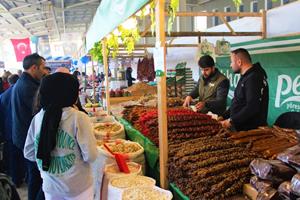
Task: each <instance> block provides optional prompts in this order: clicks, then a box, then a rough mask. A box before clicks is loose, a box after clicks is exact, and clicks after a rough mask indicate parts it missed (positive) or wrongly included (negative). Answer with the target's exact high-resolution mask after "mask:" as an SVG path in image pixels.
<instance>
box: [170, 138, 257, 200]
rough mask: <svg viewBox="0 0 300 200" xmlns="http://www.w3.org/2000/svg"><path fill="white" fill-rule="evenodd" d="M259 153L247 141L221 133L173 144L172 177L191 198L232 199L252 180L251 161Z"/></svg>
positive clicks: (172, 180) (171, 147)
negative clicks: (240, 142) (225, 136)
mask: <svg viewBox="0 0 300 200" xmlns="http://www.w3.org/2000/svg"><path fill="white" fill-rule="evenodd" d="M257 157H260V155H258V154H257V153H254V152H251V151H250V150H249V149H248V148H247V146H246V145H245V144H235V143H234V142H233V141H232V140H231V139H229V138H224V137H222V136H220V135H217V136H213V137H212V136H206V137H202V138H197V139H194V140H190V141H187V142H183V143H180V144H172V145H170V146H169V160H168V167H169V181H171V182H174V183H175V184H176V185H177V186H178V187H179V189H180V190H181V191H182V192H183V193H184V194H185V195H187V196H188V197H189V198H190V199H191V200H193V199H197V200H198V199H201V200H202V199H203V200H206V199H207V200H208V199H229V197H231V196H234V195H236V194H240V193H241V191H242V188H243V185H244V184H245V183H247V182H248V181H249V180H250V177H251V173H250V169H249V164H250V162H251V161H252V160H253V159H255V158H257ZM191 183H192V184H191Z"/></svg>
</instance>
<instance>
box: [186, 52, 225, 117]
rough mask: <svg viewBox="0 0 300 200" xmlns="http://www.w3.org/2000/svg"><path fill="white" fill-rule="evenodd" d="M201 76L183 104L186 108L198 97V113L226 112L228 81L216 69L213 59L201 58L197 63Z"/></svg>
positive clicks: (207, 56) (209, 57)
mask: <svg viewBox="0 0 300 200" xmlns="http://www.w3.org/2000/svg"><path fill="white" fill-rule="evenodd" d="M198 65H199V67H200V68H201V72H202V75H201V77H200V78H199V81H198V84H197V86H196V87H195V88H194V90H193V91H192V92H191V93H190V94H189V96H187V97H186V99H185V102H184V104H183V106H184V107H188V106H189V105H190V103H191V102H192V100H193V99H196V98H197V97H199V102H198V103H197V104H196V108H197V111H198V112H201V113H207V112H209V111H211V112H213V113H215V114H218V115H220V114H222V113H223V112H224V111H225V110H226V99H227V94H228V90H229V80H228V79H227V78H226V76H224V75H223V74H222V73H221V72H220V71H219V70H218V69H217V68H216V67H215V62H214V60H213V58H212V57H211V56H209V55H206V56H202V57H201V58H200V60H199V62H198Z"/></svg>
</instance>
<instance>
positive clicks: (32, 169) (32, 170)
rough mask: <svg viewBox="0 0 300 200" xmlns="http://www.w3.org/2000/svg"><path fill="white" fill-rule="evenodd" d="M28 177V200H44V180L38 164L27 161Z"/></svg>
mask: <svg viewBox="0 0 300 200" xmlns="http://www.w3.org/2000/svg"><path fill="white" fill-rule="evenodd" d="M26 165H27V177H28V183H27V184H28V200H44V199H45V197H44V192H43V190H42V183H43V181H42V178H41V174H40V171H39V169H38V167H37V164H36V162H31V161H29V160H26Z"/></svg>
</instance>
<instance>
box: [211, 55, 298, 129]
mask: <svg viewBox="0 0 300 200" xmlns="http://www.w3.org/2000/svg"><path fill="white" fill-rule="evenodd" d="M252 60H253V63H255V62H260V63H261V65H262V66H263V68H264V69H265V70H266V72H267V75H268V83H269V114H268V123H269V125H272V124H273V123H274V122H275V120H276V119H277V117H278V116H279V115H280V114H282V113H285V112H292V111H295V112H300V51H295V52H280V53H266V54H254V55H252ZM217 66H218V68H219V69H220V71H221V72H222V73H224V74H225V75H226V76H227V77H228V78H229V80H230V91H229V94H228V98H229V100H230V101H228V103H229V104H230V102H231V99H232V98H233V93H234V89H235V87H236V86H237V83H238V81H239V78H240V75H239V74H234V73H233V72H232V70H231V68H230V58H229V57H218V58H217Z"/></svg>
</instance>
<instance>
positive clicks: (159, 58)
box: [153, 47, 164, 71]
mask: <svg viewBox="0 0 300 200" xmlns="http://www.w3.org/2000/svg"><path fill="white" fill-rule="evenodd" d="M153 56H154V67H155V71H157V70H162V71H163V70H164V48H163V47H159V48H155V49H154V50H153Z"/></svg>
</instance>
